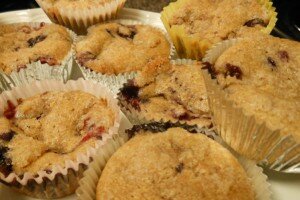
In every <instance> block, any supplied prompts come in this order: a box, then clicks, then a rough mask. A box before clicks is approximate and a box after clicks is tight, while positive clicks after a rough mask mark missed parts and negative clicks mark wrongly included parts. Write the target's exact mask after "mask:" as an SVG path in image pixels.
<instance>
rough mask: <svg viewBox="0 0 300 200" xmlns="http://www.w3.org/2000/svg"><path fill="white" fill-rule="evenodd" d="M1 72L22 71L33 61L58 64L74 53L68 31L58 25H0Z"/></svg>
mask: <svg viewBox="0 0 300 200" xmlns="http://www.w3.org/2000/svg"><path fill="white" fill-rule="evenodd" d="M0 43H1V46H0V70H1V71H3V72H4V73H6V74H10V73H11V72H12V71H19V70H20V69H21V68H24V67H26V65H27V64H30V63H32V62H36V61H41V63H47V64H49V65H51V66H53V65H59V64H60V63H61V62H62V61H63V59H64V58H65V57H66V56H67V54H68V52H69V51H70V50H71V45H72V38H71V36H70V34H69V33H68V31H67V29H66V28H64V27H63V26H59V25H55V24H45V23H41V24H40V26H37V27H33V26H31V24H29V23H21V24H17V25H16V24H12V25H0Z"/></svg>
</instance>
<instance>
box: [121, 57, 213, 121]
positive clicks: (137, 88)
mask: <svg viewBox="0 0 300 200" xmlns="http://www.w3.org/2000/svg"><path fill="white" fill-rule="evenodd" d="M119 101H120V104H121V106H122V109H123V110H124V112H125V113H127V114H128V115H129V114H130V113H136V115H137V116H138V117H139V118H141V119H143V118H145V119H147V120H149V121H150V120H154V121H161V120H162V121H165V122H166V121H172V122H177V121H181V122H183V123H187V124H190V125H198V126H199V127H203V126H205V127H209V126H211V117H210V114H209V106H208V101H207V94H206V88H205V84H204V79H203V76H202V74H201V64H200V63H195V64H178V65H177V64H174V65H172V64H171V63H170V62H169V60H168V59H163V58H158V59H155V60H152V61H151V62H150V63H149V64H148V65H147V66H146V67H145V68H144V69H143V70H142V71H141V73H139V74H138V76H137V77H136V79H134V80H131V81H129V82H128V83H127V84H126V85H124V87H123V88H122V89H121V90H120V93H119Z"/></svg>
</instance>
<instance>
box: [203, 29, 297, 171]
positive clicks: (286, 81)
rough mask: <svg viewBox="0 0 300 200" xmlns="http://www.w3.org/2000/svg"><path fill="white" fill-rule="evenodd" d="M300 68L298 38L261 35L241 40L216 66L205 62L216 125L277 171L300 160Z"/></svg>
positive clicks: (242, 149) (235, 143)
mask: <svg viewBox="0 0 300 200" xmlns="http://www.w3.org/2000/svg"><path fill="white" fill-rule="evenodd" d="M299 66H300V43H299V42H295V41H290V40H286V39H280V38H275V37H272V36H268V35H265V34H262V33H261V34H256V35H255V36H252V37H248V38H244V39H242V40H239V41H238V42H236V43H235V44H234V45H233V46H231V47H229V48H228V49H227V50H225V51H224V52H223V53H222V54H221V55H220V56H219V57H218V59H217V60H216V62H215V63H214V65H210V64H209V63H206V68H207V69H209V70H208V71H209V72H210V75H209V76H205V77H208V78H205V79H207V80H206V81H207V85H208V91H212V92H211V93H209V96H210V98H211V102H212V107H213V108H212V112H213V113H214V115H215V116H216V117H215V123H216V126H217V127H218V128H219V131H220V133H221V136H222V137H223V138H224V139H225V140H226V142H229V143H230V144H231V145H232V146H233V148H234V149H235V150H237V151H238V152H240V153H242V154H244V155H247V156H248V157H251V158H253V159H256V160H262V159H263V160H264V161H265V162H268V164H274V165H273V167H279V169H281V168H285V167H288V166H293V165H295V164H297V163H299V162H300V158H299V153H300V147H299V142H300V123H299V121H300V87H299V86H300V68H299ZM212 82H217V83H218V85H217V84H215V85H213V84H212ZM213 93H214V94H213ZM224 100H225V101H226V100H228V101H229V102H232V104H231V106H230V105H229V104H228V105H229V106H228V107H226V105H227V103H226V102H225V101H224ZM223 101H224V102H223ZM220 105H223V107H224V108H225V109H224V113H221V112H223V111H218V108H219V106H220ZM237 108H241V109H242V113H240V112H238V111H237ZM240 114H241V116H240ZM222 116H223V117H222ZM229 116H230V117H229ZM232 130H234V131H232Z"/></svg>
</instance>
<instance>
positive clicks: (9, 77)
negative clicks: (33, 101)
mask: <svg viewBox="0 0 300 200" xmlns="http://www.w3.org/2000/svg"><path fill="white" fill-rule="evenodd" d="M42 23H43V22H41V23H39V22H31V23H25V24H26V25H28V26H30V27H33V28H39V27H40V26H41V24H42ZM22 24H23V23H22ZM43 24H45V23H43ZM18 25H19V23H17V24H16V26H18ZM67 32H68V33H69V34H70V37H71V39H72V41H73V42H72V46H71V48H70V51H69V52H68V53H67V55H66V56H65V57H64V59H63V60H62V61H60V64H59V65H54V66H50V65H49V64H47V63H45V64H43V63H41V61H40V60H39V61H36V62H32V63H29V64H26V66H25V67H24V68H20V70H19V71H13V72H12V73H11V74H6V73H4V72H1V71H0V93H1V92H3V91H5V90H10V89H11V88H13V87H15V86H20V85H22V84H26V83H30V82H33V81H36V80H50V79H53V80H60V81H63V82H66V81H67V80H69V79H70V76H71V73H72V69H73V62H72V56H73V54H74V44H73V43H74V41H75V40H76V38H77V35H76V34H75V33H74V32H73V31H71V30H69V29H67Z"/></svg>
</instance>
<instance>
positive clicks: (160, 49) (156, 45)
mask: <svg viewBox="0 0 300 200" xmlns="http://www.w3.org/2000/svg"><path fill="white" fill-rule="evenodd" d="M169 54H170V44H169V42H168V40H167V39H166V38H165V36H164V34H163V33H162V32H161V31H160V30H157V29H155V28H153V27H151V26H148V25H122V24H117V23H108V24H100V25H96V26H93V27H91V28H89V30H88V35H87V36H86V37H84V38H83V39H82V40H81V41H79V42H78V43H77V44H76V58H77V61H78V62H79V63H80V64H81V65H82V66H84V67H87V68H90V69H91V70H93V71H96V72H100V73H104V74H120V73H125V72H133V71H138V70H141V69H142V68H143V67H144V66H145V65H146V64H147V62H148V61H149V59H152V58H156V57H158V56H162V57H166V58H167V57H169Z"/></svg>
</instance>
